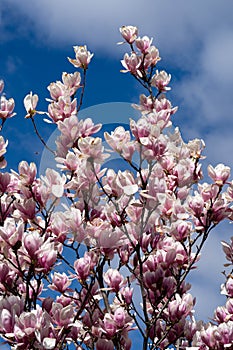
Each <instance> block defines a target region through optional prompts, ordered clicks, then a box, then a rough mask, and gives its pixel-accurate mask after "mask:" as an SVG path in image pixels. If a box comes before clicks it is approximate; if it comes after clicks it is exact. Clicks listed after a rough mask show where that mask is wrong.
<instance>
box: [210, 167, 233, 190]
mask: <svg viewBox="0 0 233 350" xmlns="http://www.w3.org/2000/svg"><path fill="white" fill-rule="evenodd" d="M208 174H209V176H210V177H211V179H212V180H213V181H215V183H216V184H217V185H219V186H222V185H223V184H224V183H225V182H226V181H227V180H228V178H229V176H230V167H229V166H226V165H224V164H218V165H217V166H216V167H215V168H214V167H213V166H212V165H209V166H208Z"/></svg>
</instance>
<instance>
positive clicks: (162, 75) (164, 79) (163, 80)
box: [151, 70, 171, 92]
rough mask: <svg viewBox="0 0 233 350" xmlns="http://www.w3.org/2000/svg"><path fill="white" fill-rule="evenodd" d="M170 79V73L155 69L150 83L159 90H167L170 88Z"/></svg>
mask: <svg viewBox="0 0 233 350" xmlns="http://www.w3.org/2000/svg"><path fill="white" fill-rule="evenodd" d="M170 80H171V74H167V73H166V72H165V71H164V70H163V71H160V72H159V71H158V70H156V74H155V75H153V77H152V79H151V85H152V86H155V87H156V88H157V89H158V90H159V91H160V92H162V91H168V90H170V89H171V88H170V87H168V84H169V83H170Z"/></svg>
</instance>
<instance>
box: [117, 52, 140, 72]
mask: <svg viewBox="0 0 233 350" xmlns="http://www.w3.org/2000/svg"><path fill="white" fill-rule="evenodd" d="M121 63H122V65H123V67H124V68H125V69H124V70H121V72H123V73H127V72H130V73H131V74H133V75H138V76H141V72H140V69H139V68H140V65H141V63H142V58H141V57H139V56H137V54H136V53H135V52H132V53H131V55H130V56H129V55H128V54H127V53H126V54H125V55H124V59H123V60H122V61H121Z"/></svg>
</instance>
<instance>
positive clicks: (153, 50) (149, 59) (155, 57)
mask: <svg viewBox="0 0 233 350" xmlns="http://www.w3.org/2000/svg"><path fill="white" fill-rule="evenodd" d="M160 60H161V58H160V56H159V50H158V49H157V47H155V46H154V45H151V46H150V47H149V48H148V50H147V53H146V56H145V59H144V67H145V69H147V68H149V67H154V66H155V65H156V64H157V62H159V61H160Z"/></svg>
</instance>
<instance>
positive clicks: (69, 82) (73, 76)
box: [62, 72, 81, 96]
mask: <svg viewBox="0 0 233 350" xmlns="http://www.w3.org/2000/svg"><path fill="white" fill-rule="evenodd" d="M62 81H63V84H64V86H65V87H66V89H67V90H68V91H69V92H70V96H72V95H74V94H75V92H76V91H77V89H78V88H80V84H81V74H80V73H79V72H74V73H69V74H68V73H66V72H63V73H62Z"/></svg>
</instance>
